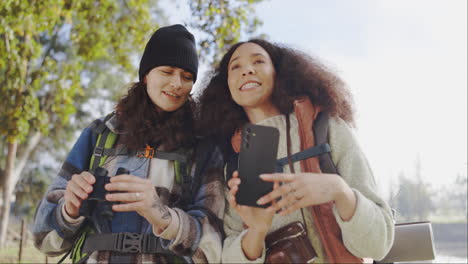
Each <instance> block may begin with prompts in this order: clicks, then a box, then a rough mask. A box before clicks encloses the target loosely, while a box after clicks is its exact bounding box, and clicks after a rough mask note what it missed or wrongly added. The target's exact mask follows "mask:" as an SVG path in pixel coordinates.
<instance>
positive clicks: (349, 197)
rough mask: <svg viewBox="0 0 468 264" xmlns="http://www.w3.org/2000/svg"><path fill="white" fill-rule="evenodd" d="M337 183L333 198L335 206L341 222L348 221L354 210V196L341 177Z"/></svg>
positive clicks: (355, 203)
mask: <svg viewBox="0 0 468 264" xmlns="http://www.w3.org/2000/svg"><path fill="white" fill-rule="evenodd" d="M338 177H339V176H338ZM338 182H339V183H338V186H337V188H336V193H335V198H334V201H335V206H336V209H337V210H338V213H339V215H340V217H341V219H342V220H343V221H349V220H350V219H351V218H352V217H353V215H354V212H355V210H356V205H357V201H356V195H355V194H354V191H353V190H352V189H351V187H349V185H348V184H347V183H346V182H345V181H344V180H343V179H342V178H341V177H339V179H338Z"/></svg>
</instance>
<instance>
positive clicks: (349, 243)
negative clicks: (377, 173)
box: [222, 113, 394, 263]
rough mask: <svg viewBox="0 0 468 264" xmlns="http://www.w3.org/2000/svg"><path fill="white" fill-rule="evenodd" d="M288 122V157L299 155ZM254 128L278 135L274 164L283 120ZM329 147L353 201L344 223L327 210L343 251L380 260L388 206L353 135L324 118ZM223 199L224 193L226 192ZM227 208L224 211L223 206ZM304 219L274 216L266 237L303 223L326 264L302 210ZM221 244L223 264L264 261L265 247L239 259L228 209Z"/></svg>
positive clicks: (386, 241)
mask: <svg viewBox="0 0 468 264" xmlns="http://www.w3.org/2000/svg"><path fill="white" fill-rule="evenodd" d="M290 120H291V143H292V145H291V153H297V152H299V151H300V142H299V136H298V135H299V132H298V122H297V118H296V116H295V114H294V113H292V114H291V115H290ZM258 124H259V125H264V126H272V127H276V128H278V129H279V131H280V140H279V147H278V158H283V157H286V156H287V147H286V121H285V117H284V116H283V115H279V116H274V117H271V118H268V119H265V120H263V121H261V122H260V123H258ZM329 144H330V147H331V150H332V152H331V153H332V159H333V161H334V163H335V165H336V167H337V169H338V172H339V173H340V175H341V176H342V177H343V179H344V180H345V181H346V182H347V183H348V185H349V186H350V187H351V188H352V189H353V191H354V193H355V194H356V197H357V206H356V211H355V213H354V215H353V217H352V218H351V219H350V220H349V221H347V222H344V221H343V220H341V218H340V216H339V214H338V212H337V210H336V208H333V209H334V210H333V211H334V214H335V219H336V221H337V222H338V224H339V226H340V228H341V231H342V236H343V241H344V245H345V246H346V248H347V249H348V250H349V251H350V252H351V253H352V254H353V255H355V256H357V257H361V258H364V257H365V258H372V259H376V260H379V259H382V258H383V257H384V256H385V255H386V254H387V252H388V251H389V250H390V247H391V245H392V243H393V235H394V233H393V231H394V228H393V218H392V215H391V211H390V208H389V206H388V205H387V204H386V203H385V202H384V201H383V200H382V198H380V196H379V195H378V194H377V193H376V191H377V187H376V184H375V180H374V176H373V174H372V171H371V168H370V166H369V164H368V163H367V160H366V158H365V156H364V154H363V152H362V151H361V148H360V147H359V145H358V144H357V141H356V138H355V135H354V134H353V132H352V130H351V129H350V127H349V126H348V125H347V124H346V123H345V122H344V121H343V120H342V119H339V118H330V124H329ZM283 169H284V172H285V173H287V172H289V166H288V165H286V166H284V168H283ZM294 169H295V171H296V172H299V171H301V170H300V164H299V162H296V163H294ZM226 195H227V190H226ZM227 206H229V205H228V204H227ZM303 212H304V216H305V219H304V218H303V217H302V214H301V211H300V210H297V211H296V212H294V213H291V214H290V215H288V216H280V215H275V216H274V217H273V222H272V226H271V228H270V231H269V232H272V231H274V230H277V229H279V228H280V227H282V226H285V225H286V224H288V223H291V222H293V221H301V222H304V220H305V224H306V226H307V229H308V234H309V238H310V240H311V242H312V245H313V247H314V249H315V250H316V252H317V254H318V259H317V260H316V263H323V262H327V259H326V256H325V255H324V251H323V248H322V245H321V242H320V239H319V237H318V234H317V231H316V230H315V228H314V225H313V221H312V218H311V216H310V214H309V213H308V210H304V209H303ZM224 229H225V232H226V236H227V237H226V239H225V240H224V246H223V254H222V258H223V263H263V262H264V261H265V247H264V250H263V253H262V256H261V257H260V258H258V259H256V260H253V261H250V260H248V259H247V258H246V257H245V254H244V252H243V250H242V248H241V241H242V237H243V236H244V234H245V233H246V232H247V230H244V228H243V222H242V220H241V218H240V216H239V215H238V214H237V213H236V212H235V211H234V210H233V209H231V208H227V211H226V215H225V217H224Z"/></svg>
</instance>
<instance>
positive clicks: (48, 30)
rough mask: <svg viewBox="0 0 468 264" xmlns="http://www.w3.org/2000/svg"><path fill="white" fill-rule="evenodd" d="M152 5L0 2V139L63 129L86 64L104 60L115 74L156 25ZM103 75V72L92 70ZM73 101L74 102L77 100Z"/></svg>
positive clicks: (137, 1) (145, 1)
mask: <svg viewBox="0 0 468 264" xmlns="http://www.w3.org/2000/svg"><path fill="white" fill-rule="evenodd" d="M153 5H154V1H150V0H134V1H113V0H101V1H65V0H43V1H2V2H0V16H1V17H2V20H1V24H0V39H1V40H2V41H0V54H2V55H1V57H0V94H1V100H2V104H1V105H0V135H4V136H6V140H7V141H9V142H12V141H14V140H19V141H20V142H21V141H23V140H25V139H26V137H27V135H28V134H29V133H30V132H31V131H33V130H40V131H41V132H42V133H44V134H46V135H47V134H48V133H49V132H51V131H52V130H55V129H56V128H63V127H66V126H67V124H68V123H69V118H70V116H71V115H73V114H75V113H76V111H77V107H79V106H77V104H76V103H81V102H82V101H84V100H82V99H85V98H86V97H84V96H83V95H84V88H85V85H84V83H83V81H82V80H83V79H85V78H86V73H87V72H86V70H85V69H86V66H87V64H88V63H91V62H94V61H97V60H99V61H105V62H108V63H107V65H113V67H117V68H118V71H119V73H120V74H125V73H130V72H132V73H133V72H135V69H134V66H133V64H132V63H131V61H132V60H131V58H132V57H133V56H135V55H136V54H138V53H139V52H140V51H141V50H142V49H143V46H144V44H145V43H146V40H147V38H148V36H149V35H150V34H151V33H152V32H153V31H154V29H155V28H157V26H156V23H155V22H153V20H152V19H151V15H152V13H151V12H152V10H153V9H152V8H150V7H151V6H153ZM100 70H101V71H105V70H106V69H105V68H104V69H100ZM80 99H81V100H80Z"/></svg>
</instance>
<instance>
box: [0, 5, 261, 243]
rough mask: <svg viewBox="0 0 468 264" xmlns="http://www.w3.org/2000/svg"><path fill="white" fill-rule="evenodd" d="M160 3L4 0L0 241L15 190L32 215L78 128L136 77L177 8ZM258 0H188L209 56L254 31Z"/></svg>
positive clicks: (18, 208)
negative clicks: (157, 32) (147, 49)
mask: <svg viewBox="0 0 468 264" xmlns="http://www.w3.org/2000/svg"><path fill="white" fill-rule="evenodd" d="M161 2H162V1H158V0H118V1H114V0H99V1H92V0H82V1H70V0H42V1H15V0H4V1H1V2H0V17H1V20H0V99H1V100H0V187H1V188H0V192H1V193H2V196H1V199H0V205H1V218H0V248H1V247H2V246H4V245H5V240H6V231H7V226H8V219H9V213H10V211H11V208H10V204H11V202H12V200H11V199H12V198H13V197H14V195H13V194H14V191H15V193H16V197H15V198H16V202H15V208H14V211H15V212H16V213H18V214H21V215H25V216H31V214H32V212H33V211H34V207H35V203H36V202H37V201H38V200H39V197H41V196H42V194H43V192H44V191H45V188H46V187H47V185H48V184H49V182H50V179H51V177H53V176H54V174H55V172H56V170H57V168H58V166H59V164H60V163H61V161H62V160H63V159H64V158H65V155H66V153H67V151H68V150H69V147H70V144H69V143H70V141H72V139H73V137H74V135H75V133H76V132H77V131H79V130H80V129H82V128H83V127H85V126H86V125H87V124H88V123H89V122H90V121H91V120H92V119H94V118H97V117H99V116H102V115H104V114H105V111H108V110H109V109H110V107H111V106H112V105H113V103H114V102H115V100H116V99H117V98H118V97H119V96H120V95H122V93H123V92H125V90H126V89H124V87H125V84H128V83H129V82H131V81H132V80H134V78H135V76H137V74H136V72H137V66H138V65H137V64H138V61H139V58H140V57H139V56H140V55H141V53H142V51H143V49H144V45H145V44H146V42H147V40H148V39H149V37H150V36H151V34H152V33H153V32H154V31H155V30H156V29H157V28H158V27H159V26H161V25H167V23H168V18H167V12H166V11H167V10H166V9H169V8H173V7H174V6H171V5H167V3H166V5H164V6H163V5H161ZM257 2H261V0H235V1H226V0H198V1H187V5H189V7H190V10H191V12H192V14H193V16H192V18H191V20H190V21H187V22H186V24H187V25H188V26H191V29H193V30H197V31H199V32H202V34H201V35H202V37H201V38H199V37H198V36H197V42H198V44H199V47H198V50H199V52H200V57H201V58H202V61H203V62H205V63H207V64H213V62H215V61H216V60H217V59H218V58H219V54H223V53H224V51H225V50H226V49H227V48H228V47H229V46H230V45H232V44H233V43H235V42H237V41H238V40H239V37H240V36H241V34H247V35H249V34H251V33H253V32H255V29H256V28H257V26H258V25H260V21H258V19H256V17H255V14H254V9H253V6H254V4H255V3H257ZM15 186H16V188H15Z"/></svg>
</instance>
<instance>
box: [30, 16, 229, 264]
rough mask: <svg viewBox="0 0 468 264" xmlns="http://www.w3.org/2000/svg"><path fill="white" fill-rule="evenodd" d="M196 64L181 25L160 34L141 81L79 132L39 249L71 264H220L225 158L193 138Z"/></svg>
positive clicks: (38, 234) (39, 233)
mask: <svg viewBox="0 0 468 264" xmlns="http://www.w3.org/2000/svg"><path fill="white" fill-rule="evenodd" d="M197 69H198V56H197V53H196V48H195V39H194V37H193V35H192V34H191V33H190V32H189V31H187V29H186V28H185V27H184V26H182V25H173V26H168V27H163V28H160V29H158V30H157V31H156V32H155V33H154V34H153V36H152V37H151V39H150V41H149V42H148V43H147V45H146V48H145V51H144V54H143V56H142V59H141V62H140V68H139V82H137V83H135V84H133V85H132V86H131V87H130V89H129V90H128V94H127V95H126V96H124V97H123V98H122V99H121V100H120V101H119V102H118V103H117V106H116V108H115V110H116V111H115V112H114V113H111V114H110V115H108V116H107V117H105V118H101V119H100V120H96V121H95V122H93V124H92V125H90V126H89V127H87V128H86V129H85V130H84V131H83V132H82V134H81V136H80V138H79V139H78V141H77V142H76V143H75V145H74V146H73V149H72V150H71V151H70V153H69V155H68V157H67V159H66V161H65V162H64V164H63V166H62V169H61V171H60V172H59V175H58V177H56V178H55V181H54V182H53V183H52V185H51V186H50V187H49V189H48V191H47V193H46V194H45V197H44V199H43V200H42V201H41V204H40V206H39V208H38V210H37V214H36V217H35V224H34V231H33V232H34V237H35V244H36V246H37V247H38V248H39V249H40V250H41V251H42V252H44V253H46V254H48V255H58V254H61V253H63V252H66V251H67V250H71V252H72V255H71V257H72V260H73V262H74V263H75V262H80V263H83V262H86V261H88V262H92V263H97V262H99V263H102V262H106V263H143V262H145V263H147V262H151V263H170V262H188V263H192V262H220V260H221V249H222V248H221V245H222V232H223V230H222V224H221V225H217V224H216V223H221V218H222V217H223V212H224V199H223V197H224V194H223V178H222V175H223V171H222V164H223V161H222V156H221V152H220V151H219V150H217V149H216V148H215V147H213V148H209V147H207V146H210V143H209V142H207V141H203V142H201V141H200V140H197V139H196V138H195V137H194V134H193V120H194V118H193V107H194V106H193V102H192V100H191V99H190V92H191V90H192V86H193V83H194V82H195V81H196V79H197ZM112 138H113V139H114V141H113V142H114V143H112V142H111V141H109V140H110V139H112ZM197 146H205V147H204V150H211V151H210V153H202V152H201V151H199V150H196V148H197ZM197 157H198V158H197ZM199 157H204V160H201V159H200V158H199ZM195 161H196V162H198V161H200V162H201V164H199V166H196V165H197V164H194V163H195ZM203 164H205V165H203ZM121 168H123V169H126V171H125V170H123V169H121ZM191 168H196V169H194V170H192V169H191ZM104 169H105V170H104ZM119 169H120V170H119ZM103 171H104V172H103ZM106 172H107V176H109V177H110V178H109V177H105V178H107V181H104V183H102V182H103V181H102V180H101V179H103V177H101V176H102V175H101V176H99V175H100V174H102V173H104V175H103V176H106V175H105V174H106ZM192 172H193V173H192ZM193 174H196V175H193ZM192 178H193V179H198V180H195V181H192ZM195 184H196V185H197V186H195V187H194V185H195ZM99 193H100V194H99ZM99 195H101V196H100V198H99V197H98V196H99ZM92 199H94V200H92ZM83 234H84V235H83Z"/></svg>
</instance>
